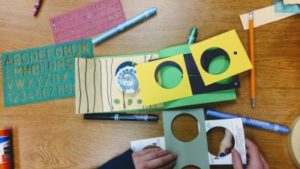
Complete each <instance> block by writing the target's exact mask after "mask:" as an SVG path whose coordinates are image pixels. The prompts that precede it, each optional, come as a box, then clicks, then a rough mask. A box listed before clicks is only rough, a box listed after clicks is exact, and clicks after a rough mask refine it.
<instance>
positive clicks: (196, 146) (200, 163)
mask: <svg viewBox="0 0 300 169" xmlns="http://www.w3.org/2000/svg"><path fill="white" fill-rule="evenodd" d="M184 114H188V115H191V116H193V117H194V118H195V119H197V122H198V132H199V134H198V135H197V137H196V138H195V139H194V140H192V141H189V142H182V141H180V140H178V139H176V138H175V137H174V135H173V132H172V122H173V120H174V119H175V118H176V117H177V116H179V115H184ZM163 126H164V135H165V142H166V149H167V150H170V151H172V152H174V153H176V154H177V161H176V165H175V167H174V169H182V168H183V167H186V166H189V165H194V166H197V167H199V168H201V169H209V161H208V156H207V153H208V145H207V138H206V130H205V119H204V111H203V109H189V110H174V111H163Z"/></svg>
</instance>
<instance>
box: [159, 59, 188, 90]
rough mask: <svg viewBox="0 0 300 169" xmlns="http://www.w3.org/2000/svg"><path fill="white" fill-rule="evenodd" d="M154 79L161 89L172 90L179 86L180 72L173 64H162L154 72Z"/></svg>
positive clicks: (178, 67)
mask: <svg viewBox="0 0 300 169" xmlns="http://www.w3.org/2000/svg"><path fill="white" fill-rule="evenodd" d="M155 79H156V82H157V83H158V84H159V85H160V86H161V87H163V88H165V89H172V88H175V87H176V86H178V85H179V84H180V82H181V80H182V70H181V68H180V66H179V65H178V64H177V63H175V62H171V61H167V62H163V63H161V64H160V65H159V66H158V67H157V69H156V71H155Z"/></svg>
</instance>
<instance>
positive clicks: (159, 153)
mask: <svg viewBox="0 0 300 169" xmlns="http://www.w3.org/2000/svg"><path fill="white" fill-rule="evenodd" d="M168 154H170V152H169V151H165V150H161V149H160V150H156V151H151V152H149V153H147V154H145V155H144V156H143V159H144V160H146V161H150V160H153V159H156V158H159V157H162V156H165V155H168Z"/></svg>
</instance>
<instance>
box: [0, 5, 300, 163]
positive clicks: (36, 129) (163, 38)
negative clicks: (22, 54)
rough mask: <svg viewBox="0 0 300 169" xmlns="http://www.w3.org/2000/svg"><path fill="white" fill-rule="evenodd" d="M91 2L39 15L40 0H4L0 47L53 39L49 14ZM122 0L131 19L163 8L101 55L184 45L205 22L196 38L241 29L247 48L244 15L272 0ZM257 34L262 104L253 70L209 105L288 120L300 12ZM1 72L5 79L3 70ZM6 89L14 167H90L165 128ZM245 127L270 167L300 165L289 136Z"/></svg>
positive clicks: (295, 83) (0, 114) (298, 99)
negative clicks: (17, 96) (89, 113)
mask: <svg viewBox="0 0 300 169" xmlns="http://www.w3.org/2000/svg"><path fill="white" fill-rule="evenodd" d="M89 2H92V0H64V1H62V0H45V2H44V5H43V7H42V9H41V11H40V15H39V16H38V17H37V18H34V17H32V8H33V5H34V0H26V1H25V0H0V53H3V52H8V51H13V50H19V49H26V48H31V47H36V46H43V45H47V44H52V43H54V40H53V37H52V33H51V30H50V25H49V18H50V17H51V16H54V15H57V14H61V13H63V12H66V11H69V10H71V9H74V8H76V7H80V6H82V5H85V4H87V3H89ZM122 4H123V7H124V11H125V14H126V17H127V18H131V17H133V16H135V15H136V14H138V13H140V12H142V11H145V10H146V9H148V8H149V7H157V8H158V14H157V15H156V16H155V17H154V18H151V19H150V20H148V21H146V22H144V23H142V24H139V25H137V26H135V27H134V28H132V29H130V30H128V31H126V32H124V33H121V34H120V35H118V36H115V37H113V38H111V39H110V40H108V41H106V42H105V43H103V44H101V45H99V46H97V47H96V48H95V54H96V55H97V56H103V55H117V54H131V53H141V52H152V51H158V50H159V49H162V48H166V47H169V46H173V45H179V44H183V43H185V42H186V40H187V35H188V33H189V30H190V28H191V27H193V26H196V27H197V28H199V32H200V33H199V37H198V40H201V39H206V38H209V37H212V36H214V35H217V34H220V33H223V32H225V31H228V30H231V29H236V30H237V32H238V35H239V36H240V38H241V40H242V43H243V44H244V46H245V48H246V50H248V32H247V31H244V30H243V29H242V25H241V23H240V20H239V17H238V16H239V14H242V13H245V12H248V11H250V10H253V9H258V8H261V7H265V6H268V5H271V4H273V0H255V1H254V0H247V1H236V0H185V1H182V0H155V1H153V0H142V1H141V0H122ZM255 35H256V39H255V44H256V49H255V50H256V74H257V79H256V80H257V107H256V108H255V109H254V110H253V109H252V108H251V106H250V103H249V102H250V101H249V90H248V89H249V85H248V83H249V81H248V80H249V74H248V73H243V74H242V75H241V76H240V80H241V84H242V86H241V88H240V89H238V99H237V100H236V101H234V102H227V103H219V104H211V105H209V107H211V108H215V109H216V110H221V111H225V112H232V113H236V114H240V115H246V116H249V117H253V118H257V119H261V120H268V121H273V122H277V123H282V124H285V125H288V126H290V125H291V123H292V121H293V120H294V119H295V118H296V117H297V116H298V115H299V114H300V104H299V103H300V57H299V53H300V15H295V16H292V17H290V18H287V19H284V20H281V21H278V22H274V23H270V24H267V25H265V26H262V27H259V28H256V29H255ZM1 70H2V69H1ZM0 78H1V82H2V72H1V76H0ZM2 91H3V86H2V85H0V96H1V97H0V128H13V132H14V133H13V134H14V137H13V139H14V153H15V165H16V167H15V168H16V169H20V168H21V169H92V168H96V167H97V166H100V165H101V164H103V163H104V162H106V161H107V160H109V159H110V158H112V157H114V156H116V155H118V154H120V153H122V152H123V151H125V150H126V149H128V148H129V144H130V141H132V140H136V139H143V138H149V137H156V136H161V135H163V128H162V121H161V120H160V121H159V122H158V123H144V122H113V121H93V122H90V121H84V120H83V119H82V116H81V115H76V114H75V98H69V99H63V100H56V101H48V102H42V103H37V104H30V105H22V106H17V107H10V108H6V107H4V106H3V92H2ZM157 114H159V115H160V116H161V114H160V112H157ZM186 125H189V123H187V124H186ZM245 131H246V136H247V137H248V138H250V139H252V140H253V141H254V142H255V143H257V145H258V147H259V148H260V150H261V151H262V154H263V155H264V156H265V158H266V161H267V162H268V163H269V165H270V168H272V169H295V168H296V167H295V165H294V164H293V162H292V160H291V158H290V156H289V153H288V146H287V143H288V142H287V140H288V136H287V135H280V134H277V133H272V132H266V131H263V130H257V129H251V128H248V127H246V129H245ZM186 134H188V133H186ZM210 141H212V140H210ZM216 168H232V167H230V166H229V167H216Z"/></svg>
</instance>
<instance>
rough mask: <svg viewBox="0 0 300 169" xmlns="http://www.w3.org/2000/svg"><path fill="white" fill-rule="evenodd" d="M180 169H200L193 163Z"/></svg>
mask: <svg viewBox="0 0 300 169" xmlns="http://www.w3.org/2000/svg"><path fill="white" fill-rule="evenodd" d="M182 169H201V168H199V167H197V166H194V165H188V166H185V167H183V168H182Z"/></svg>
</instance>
